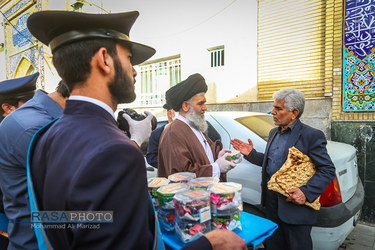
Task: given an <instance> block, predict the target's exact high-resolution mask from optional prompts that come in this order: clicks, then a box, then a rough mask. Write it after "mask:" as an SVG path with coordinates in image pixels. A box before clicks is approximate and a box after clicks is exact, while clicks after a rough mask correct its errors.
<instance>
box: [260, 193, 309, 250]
mask: <svg viewBox="0 0 375 250" xmlns="http://www.w3.org/2000/svg"><path fill="white" fill-rule="evenodd" d="M277 199H278V198H277V193H275V192H273V191H269V190H267V195H266V211H265V212H266V218H267V219H269V220H271V221H273V222H275V223H276V224H277V225H278V226H279V228H278V229H277V230H276V231H275V232H274V233H273V234H272V235H271V236H270V237H268V238H267V239H266V242H265V247H266V249H267V250H301V249H303V250H312V240H311V235H310V234H311V228H312V225H293V224H288V223H284V222H283V221H281V220H280V218H279V216H278V215H277V208H278V206H277Z"/></svg>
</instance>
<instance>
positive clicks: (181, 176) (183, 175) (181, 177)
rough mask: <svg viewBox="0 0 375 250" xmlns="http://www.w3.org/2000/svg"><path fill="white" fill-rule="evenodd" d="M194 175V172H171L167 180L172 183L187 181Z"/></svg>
mask: <svg viewBox="0 0 375 250" xmlns="http://www.w3.org/2000/svg"><path fill="white" fill-rule="evenodd" d="M195 177H197V176H196V175H195V173H190V172H180V173H175V174H171V175H170V176H168V180H170V181H171V182H174V183H176V182H180V183H189V182H190V181H191V180H192V179H194V178H195Z"/></svg>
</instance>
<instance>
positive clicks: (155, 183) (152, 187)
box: [147, 177, 169, 209]
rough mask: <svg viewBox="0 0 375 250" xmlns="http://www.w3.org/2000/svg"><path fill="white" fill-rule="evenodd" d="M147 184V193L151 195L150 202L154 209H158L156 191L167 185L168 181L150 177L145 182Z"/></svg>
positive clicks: (162, 178)
mask: <svg viewBox="0 0 375 250" xmlns="http://www.w3.org/2000/svg"><path fill="white" fill-rule="evenodd" d="M147 182H148V191H149V192H150V194H151V197H152V201H153V203H154V207H155V209H158V207H159V200H158V193H157V192H156V190H157V189H158V188H160V187H162V186H165V185H168V184H169V180H168V179H167V178H164V177H152V178H149V179H148V180H147Z"/></svg>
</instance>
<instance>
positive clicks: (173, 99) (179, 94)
mask: <svg viewBox="0 0 375 250" xmlns="http://www.w3.org/2000/svg"><path fill="white" fill-rule="evenodd" d="M206 92H207V84H206V81H205V80H204V78H203V76H201V75H200V74H198V73H196V74H193V75H191V76H189V77H188V78H187V79H186V80H184V81H182V82H180V83H178V84H177V85H175V86H173V87H172V88H170V89H168V90H167V92H166V93H165V98H166V101H167V103H168V104H169V105H170V106H171V107H172V108H173V109H174V110H175V111H179V110H180V109H181V107H182V103H183V102H184V101H187V100H189V99H190V98H192V97H193V96H195V95H196V94H199V93H206Z"/></svg>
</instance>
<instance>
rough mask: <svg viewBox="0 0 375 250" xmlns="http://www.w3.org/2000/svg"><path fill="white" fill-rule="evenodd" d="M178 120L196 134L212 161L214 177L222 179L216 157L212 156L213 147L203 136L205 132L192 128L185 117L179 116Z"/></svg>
mask: <svg viewBox="0 0 375 250" xmlns="http://www.w3.org/2000/svg"><path fill="white" fill-rule="evenodd" d="M176 119H178V120H180V121H182V122H184V123H185V124H186V125H188V126H189V128H190V129H191V130H192V131H193V132H194V134H195V136H196V137H197V139H198V140H199V142H200V143H201V145H202V147H203V149H204V151H205V153H206V155H207V158H208V160H209V161H210V163H211V165H212V176H213V177H216V178H220V168H219V165H218V164H217V163H216V162H215V161H214V156H213V154H212V150H211V147H210V145H209V144H208V142H207V140H206V138H205V137H204V136H203V132H201V131H199V130H198V129H196V128H194V127H192V126H191V125H190V124H189V122H188V120H187V119H186V118H185V117H183V116H182V115H179V116H177V118H176Z"/></svg>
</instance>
